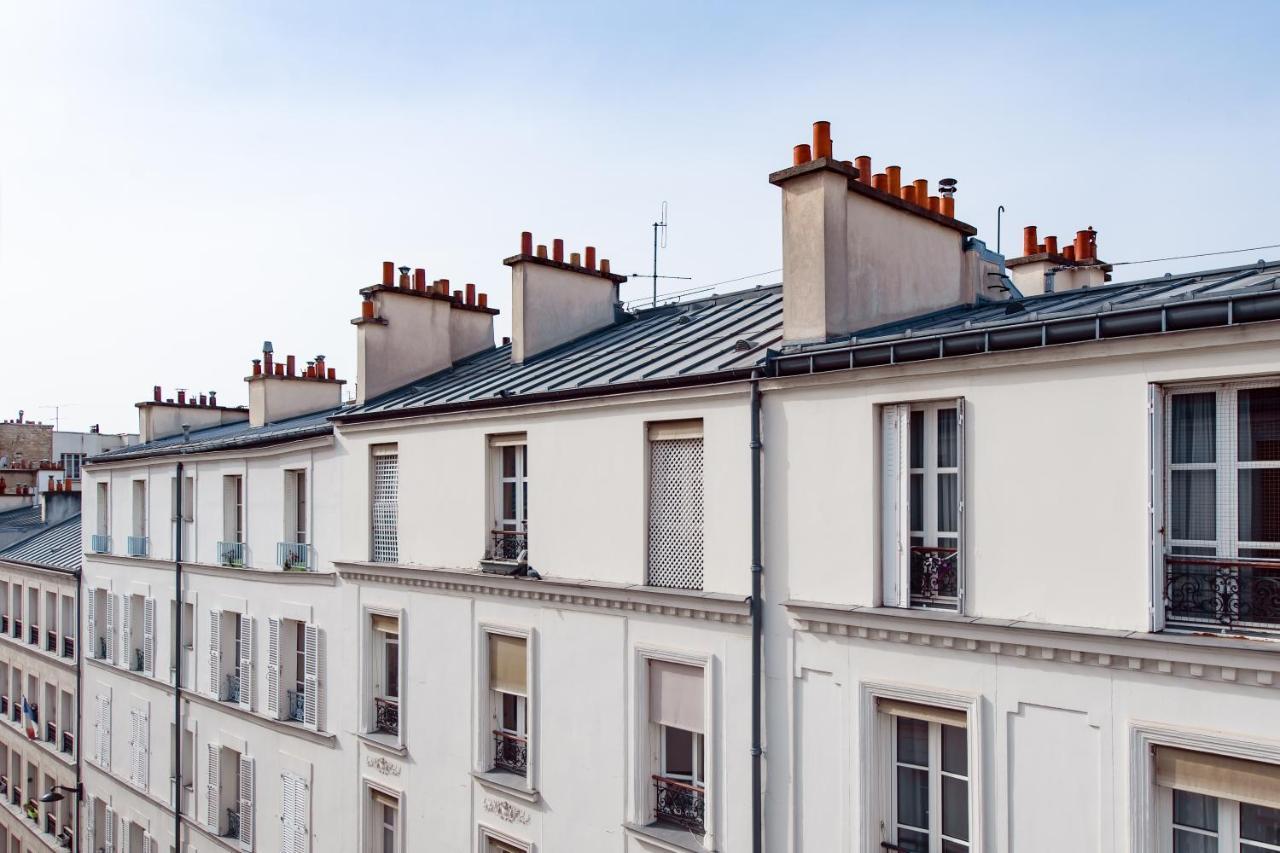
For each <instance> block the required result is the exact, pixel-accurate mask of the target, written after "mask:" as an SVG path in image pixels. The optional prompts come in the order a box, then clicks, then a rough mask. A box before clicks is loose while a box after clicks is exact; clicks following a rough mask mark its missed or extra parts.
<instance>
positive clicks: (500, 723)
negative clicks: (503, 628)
mask: <svg viewBox="0 0 1280 853" xmlns="http://www.w3.org/2000/svg"><path fill="white" fill-rule="evenodd" d="M488 638H489V718H490V721H489V722H490V728H491V730H492V735H493V755H492V762H493V763H492V767H493V769H495V770H505V771H506V772H508V773H516V774H519V775H521V776H526V775H528V769H529V718H528V714H529V666H528V651H527V649H528V642H527V640H526V639H525V638H524V637H513V636H510V635H508V634H489V635H488Z"/></svg>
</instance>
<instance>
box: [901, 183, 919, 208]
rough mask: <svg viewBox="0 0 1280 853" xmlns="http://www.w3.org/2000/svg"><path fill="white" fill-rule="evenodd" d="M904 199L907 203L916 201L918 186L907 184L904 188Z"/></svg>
mask: <svg viewBox="0 0 1280 853" xmlns="http://www.w3.org/2000/svg"><path fill="white" fill-rule="evenodd" d="M902 200H903V201H905V202H906V203H907V204H915V203H916V188H915V187H914V186H912V185H911V184H907V185H906V186H905V187H903V188H902Z"/></svg>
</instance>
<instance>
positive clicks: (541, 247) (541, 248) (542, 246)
mask: <svg viewBox="0 0 1280 853" xmlns="http://www.w3.org/2000/svg"><path fill="white" fill-rule="evenodd" d="M546 256H547V244H546V243H539V244H538V257H540V258H545V257H546Z"/></svg>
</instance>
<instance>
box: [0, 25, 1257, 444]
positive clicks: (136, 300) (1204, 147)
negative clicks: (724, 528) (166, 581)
mask: <svg viewBox="0 0 1280 853" xmlns="http://www.w3.org/2000/svg"><path fill="white" fill-rule="evenodd" d="M1278 25H1280V4H1276V3H1274V2H1265V3H1262V2H1260V3H1231V2H1218V3H1213V4H1203V3H1194V4H1193V3H1173V2H1161V3H1154V2H1153V3H1145V2H1142V3H1140V2H1128V3H1123V4H1114V3H1106V4H1103V3H1098V4H1094V3H1087V2H1079V3H1071V4H1027V3H1001V4H962V3H956V2H951V3H942V2H935V3H919V4H916V3H908V2H888V3H833V4H804V3H786V4H781V3H779V4H755V3H732V4H730V3H724V4H717V3H709V2H692V1H691V0H685V2H670V3H668V2H660V1H659V0H655V1H654V2H648V3H630V4H614V3H600V2H593V3H581V4H551V3H547V4H539V3H520V4H517V3H486V2H467V3H449V4H432V3H408V2H405V3H399V2H385V3H379V2H361V3H355V2H351V3H337V2H322V0H311V2H269V3H263V2H259V0H222V2H201V3H196V2H173V0H154V2H152V1H151V0H116V1H115V2H90V0H82V2H61V0H42V2H39V3H33V2H30V0H0V328H3V330H4V332H3V334H4V338H5V343H6V346H5V347H4V352H5V358H4V359H3V361H0V417H4V418H12V417H16V415H17V413H18V410H20V409H21V410H25V412H26V415H27V417H28V418H38V419H41V420H44V421H46V422H50V423H52V422H53V421H54V418H55V416H56V417H57V418H58V419H59V421H60V426H61V427H62V428H64V429H86V428H87V427H88V426H89V425H90V424H100V425H101V428H102V430H103V431H104V432H120V431H135V430H136V428H137V418H136V410H135V409H134V406H133V404H134V403H135V402H138V401H140V400H143V399H148V398H149V397H150V394H151V388H152V386H153V385H162V386H163V387H164V388H165V391H166V395H169V394H171V393H172V389H174V388H178V387H182V388H188V389H192V390H195V391H197V392H198V391H208V390H216V391H217V392H218V393H219V398H220V400H221V401H223V402H225V403H230V404H235V403H243V402H246V401H247V394H246V391H245V385H244V382H243V377H244V376H245V375H246V374H247V373H248V372H249V369H250V360H251V359H252V358H255V357H257V356H258V354H259V351H260V350H261V346H262V342H263V341H264V340H271V341H272V342H273V343H274V346H275V351H276V353H278V354H283V353H296V354H297V355H298V356H299V358H300V359H302V360H306V359H308V358H312V357H314V356H315V355H316V354H320V353H323V354H324V355H325V356H326V360H327V363H328V364H329V365H330V366H333V367H336V368H337V371H338V374H339V376H340V377H343V378H347V379H348V380H352V379H353V378H354V373H355V331H354V327H352V326H351V325H350V323H349V322H348V321H349V320H350V319H351V318H352V317H355V316H356V315H357V314H358V313H359V297H358V294H357V291H358V289H359V288H360V287H363V286H365V285H369V284H372V283H374V282H375V281H376V280H378V278H379V276H380V267H381V262H382V261H384V260H391V261H394V262H395V263H396V265H397V266H399V265H406V266H411V267H419V266H421V267H425V268H426V270H427V275H428V278H429V279H435V278H448V279H450V280H451V282H453V284H454V286H459V285H460V284H461V283H464V282H475V283H476V284H477V285H478V287H479V288H480V289H481V290H483V291H487V292H488V293H489V294H490V298H491V304H492V305H494V306H496V307H498V308H499V309H501V310H502V314H501V315H499V317H498V318H497V334H498V335H503V334H506V333H507V330H508V329H509V315H510V312H509V310H508V306H509V304H510V271H509V269H508V268H507V267H505V266H503V265H502V258H504V257H507V256H509V255H512V254H515V253H516V251H517V250H518V247H519V234H520V232H521V231H522V230H530V231H532V232H533V233H534V238H535V241H536V242H546V243H550V241H551V239H552V238H553V237H562V238H564V239H565V241H566V244H567V246H568V249H567V251H572V250H574V249H575V248H580V247H582V246H585V245H588V244H589V245H594V246H597V247H598V248H599V251H600V255H601V257H608V258H610V259H611V261H612V266H613V270H614V271H615V272H621V273H632V272H646V273H647V272H648V271H649V266H650V264H651V258H650V254H651V251H652V247H651V244H652V229H651V228H650V225H651V224H652V223H653V221H654V220H655V218H656V217H657V215H658V213H659V210H660V207H661V204H662V202H663V201H666V202H667V203H668V205H669V208H668V209H669V217H668V221H669V223H670V227H669V234H668V246H667V248H666V249H665V250H663V251H662V253H661V257H660V261H659V264H660V270H659V272H660V273H663V274H670V275H681V276H689V277H691V280H690V281H682V280H667V281H663V283H662V287H661V288H660V289H661V290H662V291H664V292H670V291H676V290H681V289H685V288H690V287H708V286H711V285H716V283H718V282H725V281H726V280H729V279H737V278H739V277H743V276H752V275H755V276H756V277H754V278H749V279H744V280H743V281H740V282H736V283H730V284H723V285H717V286H716V287H713V288H711V289H712V290H719V291H721V292H724V291H728V290H732V289H736V288H740V287H744V286H752V285H755V284H758V283H772V282H775V281H777V280H779V275H778V274H777V273H772V274H769V275H763V276H761V275H756V274H759V273H766V272H768V271H771V270H776V269H777V268H778V267H780V266H781V239H780V208H781V205H780V198H779V193H778V190H777V188H775V187H773V186H771V185H770V184H769V183H768V180H767V176H768V174H769V173H770V172H771V171H775V170H777V169H781V168H784V167H786V166H788V165H790V158H791V146H792V145H794V144H796V143H800V142H807V141H809V133H810V131H809V127H810V124H811V122H813V121H814V120H817V119H826V120H829V121H831V123H832V136H833V138H834V140H835V152H836V155H837V156H838V157H840V158H842V159H845V158H847V159H852V158H853V157H855V156H857V155H860V154H867V155H870V156H871V157H872V162H873V164H875V167H876V170H877V171H879V170H880V168H881V167H882V166H883V165H885V164H888V163H898V164H901V165H902V167H903V177H904V179H906V178H908V177H911V178H915V177H925V178H928V179H930V181H931V184H932V182H934V181H936V180H937V179H938V178H942V177H952V178H956V179H957V180H958V182H959V185H958V187H959V191H958V192H957V195H956V212H957V217H958V218H960V219H962V220H965V221H967V222H970V223H972V224H973V225H975V226H976V227H977V228H978V229H979V237H980V238H981V239H984V240H986V241H987V243H988V244H989V245H991V246H994V245H995V244H996V237H997V235H996V208H997V206H999V205H1004V207H1005V216H1004V226H1003V229H1002V231H1003V234H1002V238H1003V240H1002V242H1003V246H1004V248H1005V249H1006V250H1008V249H1010V248H1012V249H1013V250H1014V251H1013V252H1009V251H1006V254H1010V255H1016V254H1019V253H1020V252H1019V251H1018V250H1019V249H1020V246H1021V229H1022V226H1023V225H1027V224H1036V225H1038V226H1039V227H1040V233H1041V235H1045V234H1054V233H1056V234H1059V235H1063V236H1064V239H1065V235H1070V234H1073V233H1074V232H1075V231H1076V230H1078V229H1082V228H1085V227H1086V226H1090V225H1091V226H1093V227H1094V228H1096V229H1097V230H1098V232H1099V236H1098V246H1099V255H1100V256H1101V257H1102V258H1103V259H1104V260H1107V261H1113V262H1115V261H1138V260H1147V259H1151V258H1164V257H1169V256H1174V255H1185V254H1192V253H1199V252H1212V251H1221V250H1227V249H1237V248H1245V247H1254V246H1262V245H1267V244H1276V243H1280V215H1278V214H1280V204H1278V203H1277V198H1280V192H1278V189H1280V156H1277V152H1278V151H1280V85H1277V80H1280V53H1277V51H1276V50H1275V49H1274V44H1273V42H1272V39H1273V38H1274V33H1275V31H1276V28H1277V26H1278ZM1259 257H1268V258H1280V249H1270V250H1266V251H1257V252H1252V253H1243V254H1236V255H1226V256H1222V257H1211V258H1202V259H1191V260H1182V261H1167V262H1161V263H1156V264H1134V265H1129V266H1124V267H1117V268H1116V271H1115V275H1116V279H1117V280H1125V279H1134V278H1141V277H1148V276H1157V275H1161V274H1163V273H1165V272H1169V271H1172V272H1178V271H1183V270H1189V269H1204V268H1213V267H1222V266H1231V265H1235V264H1239V263H1249V262H1252V261H1254V260H1257V259H1258V258H1259ZM649 286H650V285H649V283H648V281H646V280H634V279H633V280H632V281H630V282H628V283H626V284H624V285H623V291H622V295H623V298H624V299H628V300H630V299H639V298H641V297H643V295H644V294H645V293H647V292H648V289H649ZM348 390H350V386H348Z"/></svg>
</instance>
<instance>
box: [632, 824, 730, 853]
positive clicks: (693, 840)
mask: <svg viewBox="0 0 1280 853" xmlns="http://www.w3.org/2000/svg"><path fill="white" fill-rule="evenodd" d="M622 828H623V829H624V830H626V832H627V835H630V836H632V837H633V838H637V839H638V840H639V841H640V842H641V843H643V844H645V845H646V846H648V847H655V848H657V849H659V850H667V851H671V853H707V851H708V850H711V849H713V848H708V847H706V846H704V845H703V838H704V837H705V836H701V835H696V834H694V833H692V832H690V831H689V830H687V829H682V828H680V827H678V826H672V825H671V824H666V823H656V822H655V823H647V824H645V825H643V826H641V825H640V824H637V823H624V824H623V825H622Z"/></svg>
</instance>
